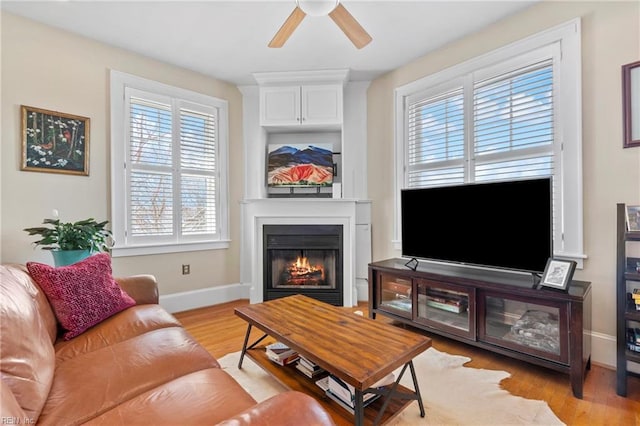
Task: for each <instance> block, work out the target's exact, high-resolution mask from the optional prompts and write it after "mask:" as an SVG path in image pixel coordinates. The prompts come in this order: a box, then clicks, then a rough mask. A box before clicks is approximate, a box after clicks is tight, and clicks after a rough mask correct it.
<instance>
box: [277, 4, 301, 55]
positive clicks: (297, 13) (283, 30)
mask: <svg viewBox="0 0 640 426" xmlns="http://www.w3.org/2000/svg"><path fill="white" fill-rule="evenodd" d="M305 16H307V14H306V13H304V12H303V11H302V9H300V8H299V7H298V6H296V8H295V9H293V12H291V15H289V17H288V18H287V20H286V21H284V24H282V26H281V27H280V29H279V30H278V32H277V33H276V35H275V36H273V39H272V40H271V41H270V42H269V47H282V46H284V43H285V42H286V41H287V40H288V39H289V37H291V34H293V32H294V31H295V29H296V28H297V27H298V25H300V22H302V20H303V19H304V17H305Z"/></svg>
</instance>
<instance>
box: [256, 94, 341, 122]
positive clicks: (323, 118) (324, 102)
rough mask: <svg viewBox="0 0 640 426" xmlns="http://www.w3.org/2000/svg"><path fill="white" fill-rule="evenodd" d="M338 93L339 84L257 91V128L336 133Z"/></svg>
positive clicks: (339, 115) (338, 113)
mask: <svg viewBox="0 0 640 426" xmlns="http://www.w3.org/2000/svg"><path fill="white" fill-rule="evenodd" d="M342 92H343V86H342V84H309V85H295V86H265V87H260V125H261V126H263V127H274V126H278V127H279V126H290V127H291V128H294V129H301V128H305V127H310V126H313V127H318V128H327V129H340V128H341V126H342V102H343V101H342V99H343V93H342Z"/></svg>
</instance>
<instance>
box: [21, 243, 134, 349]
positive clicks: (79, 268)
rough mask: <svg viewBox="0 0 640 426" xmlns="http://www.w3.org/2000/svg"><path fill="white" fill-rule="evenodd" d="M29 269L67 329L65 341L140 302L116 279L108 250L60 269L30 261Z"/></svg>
mask: <svg viewBox="0 0 640 426" xmlns="http://www.w3.org/2000/svg"><path fill="white" fill-rule="evenodd" d="M27 269H28V270H29V273H30V274H31V277H33V279H34V280H35V281H36V282H37V283H38V285H39V286H40V288H41V289H42V291H44V293H45V294H46V295H47V298H48V299H49V303H51V306H52V307H53V311H54V312H55V314H56V317H57V318H58V321H60V324H61V325H62V327H63V328H64V329H65V330H66V332H65V333H64V336H63V337H64V340H69V339H72V338H74V337H76V336H78V335H79V334H81V333H83V332H84V331H85V330H87V329H88V328H89V327H93V326H94V325H96V324H98V323H99V322H101V321H104V320H105V319H107V318H109V317H110V316H112V315H114V314H116V313H118V312H120V311H122V310H124V309H126V308H128V307H130V306H133V305H135V304H136V302H135V301H134V300H133V299H132V298H131V297H130V296H129V295H128V294H127V293H126V292H125V291H124V290H122V289H121V288H120V286H119V285H118V283H116V282H115V280H114V279H113V276H112V273H111V257H110V256H109V254H107V253H99V254H95V255H93V256H90V257H88V258H86V259H84V260H82V261H80V262H78V263H74V264H73V265H69V266H62V267H59V268H54V267H52V266H49V265H45V264H42V263H37V262H28V263H27Z"/></svg>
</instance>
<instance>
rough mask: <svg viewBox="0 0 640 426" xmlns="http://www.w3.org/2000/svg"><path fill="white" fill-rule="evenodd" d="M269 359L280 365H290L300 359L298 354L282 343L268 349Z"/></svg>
mask: <svg viewBox="0 0 640 426" xmlns="http://www.w3.org/2000/svg"><path fill="white" fill-rule="evenodd" d="M266 354H267V358H269V359H270V360H271V361H273V362H275V363H276V364H278V365H283V366H284V365H288V364H291V363H293V362H295V361H297V360H298V358H300V356H299V355H298V352H296V351H294V350H293V349H291V348H290V347H289V346H287V345H285V344H284V343H281V342H275V343H272V344H270V345H267V347H266Z"/></svg>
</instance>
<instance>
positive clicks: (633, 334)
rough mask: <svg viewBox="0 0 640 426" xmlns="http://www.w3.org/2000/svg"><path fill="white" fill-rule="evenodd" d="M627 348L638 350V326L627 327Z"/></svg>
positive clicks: (639, 331) (639, 341)
mask: <svg viewBox="0 0 640 426" xmlns="http://www.w3.org/2000/svg"><path fill="white" fill-rule="evenodd" d="M627 348H628V349H629V350H630V351H634V352H640V328H639V327H636V328H631V327H629V328H627Z"/></svg>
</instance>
